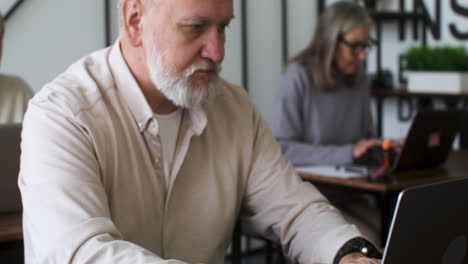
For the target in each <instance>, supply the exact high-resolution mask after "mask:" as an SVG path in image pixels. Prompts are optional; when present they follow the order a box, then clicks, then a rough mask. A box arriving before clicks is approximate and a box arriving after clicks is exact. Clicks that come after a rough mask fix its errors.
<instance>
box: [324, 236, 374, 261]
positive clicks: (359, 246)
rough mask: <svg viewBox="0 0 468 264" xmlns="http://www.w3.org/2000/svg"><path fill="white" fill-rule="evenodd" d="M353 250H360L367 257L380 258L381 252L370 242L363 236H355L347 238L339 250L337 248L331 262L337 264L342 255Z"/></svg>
mask: <svg viewBox="0 0 468 264" xmlns="http://www.w3.org/2000/svg"><path fill="white" fill-rule="evenodd" d="M353 252H360V253H361V254H363V255H365V256H367V257H369V258H376V259H381V258H382V253H381V252H380V251H379V250H378V249H377V248H376V247H375V246H374V245H372V243H371V242H369V241H368V240H367V239H365V238H363V237H355V238H353V239H350V240H348V241H347V242H346V243H345V244H344V245H343V246H342V247H341V248H340V250H338V253H336V256H335V258H334V259H333V264H338V263H339V262H340V260H341V259H342V258H343V257H344V256H346V255H348V254H350V253H353Z"/></svg>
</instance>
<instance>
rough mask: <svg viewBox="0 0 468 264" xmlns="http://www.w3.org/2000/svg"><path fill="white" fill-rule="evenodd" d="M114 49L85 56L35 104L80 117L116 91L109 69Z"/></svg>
mask: <svg viewBox="0 0 468 264" xmlns="http://www.w3.org/2000/svg"><path fill="white" fill-rule="evenodd" d="M109 53H110V48H106V49H102V50H99V51H96V52H93V53H91V54H90V55H88V56H85V57H83V58H81V59H79V60H78V61H76V62H75V63H73V64H71V65H70V66H69V67H68V69H67V70H66V71H65V72H63V73H61V74H60V75H58V76H57V77H56V78H55V79H54V80H52V81H51V82H49V83H47V84H46V85H44V87H43V88H42V89H41V90H40V91H39V92H38V93H37V94H36V95H35V96H34V98H33V99H32V102H33V103H35V104H38V105H40V104H56V105H60V107H66V108H68V110H70V111H71V112H72V113H74V114H77V113H79V112H81V111H82V110H84V109H89V108H90V107H92V106H93V105H94V104H96V103H97V102H99V101H100V100H102V97H103V94H105V93H106V92H107V91H108V90H110V89H114V88H115V83H114V80H113V77H112V73H111V70H110V67H109V60H108V59H109Z"/></svg>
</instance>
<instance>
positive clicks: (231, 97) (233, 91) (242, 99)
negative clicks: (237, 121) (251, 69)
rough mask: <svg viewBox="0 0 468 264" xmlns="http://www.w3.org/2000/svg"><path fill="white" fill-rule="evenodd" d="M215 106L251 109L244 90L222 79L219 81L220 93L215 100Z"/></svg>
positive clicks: (250, 103)
mask: <svg viewBox="0 0 468 264" xmlns="http://www.w3.org/2000/svg"><path fill="white" fill-rule="evenodd" d="M217 104H218V105H220V106H221V107H229V106H234V107H237V106H242V107H247V108H250V107H253V104H252V102H251V100H250V98H249V96H248V94H247V90H246V89H245V88H243V87H241V86H238V85H235V84H232V83H230V82H228V81H226V80H224V79H223V80H221V83H220V93H219V96H218V98H217ZM239 110H240V109H239Z"/></svg>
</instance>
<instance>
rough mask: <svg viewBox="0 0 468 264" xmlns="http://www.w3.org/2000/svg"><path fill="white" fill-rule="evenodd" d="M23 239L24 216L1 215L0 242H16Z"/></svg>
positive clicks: (17, 214)
mask: <svg viewBox="0 0 468 264" xmlns="http://www.w3.org/2000/svg"><path fill="white" fill-rule="evenodd" d="M22 239H23V226H22V214H21V213H16V214H0V242H2V243H3V242H14V241H19V240H22Z"/></svg>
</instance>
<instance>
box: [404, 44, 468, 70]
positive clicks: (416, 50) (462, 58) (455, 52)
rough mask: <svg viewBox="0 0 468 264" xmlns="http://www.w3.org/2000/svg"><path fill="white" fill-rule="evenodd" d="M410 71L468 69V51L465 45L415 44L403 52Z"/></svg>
mask: <svg viewBox="0 0 468 264" xmlns="http://www.w3.org/2000/svg"><path fill="white" fill-rule="evenodd" d="M403 61H404V62H405V64H406V65H405V67H406V69H408V70H410V71H456V72H464V71H468V53H467V52H466V50H465V47H463V46H437V47H427V46H413V47H410V48H409V49H408V50H407V51H406V52H405V53H404V54H403Z"/></svg>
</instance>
